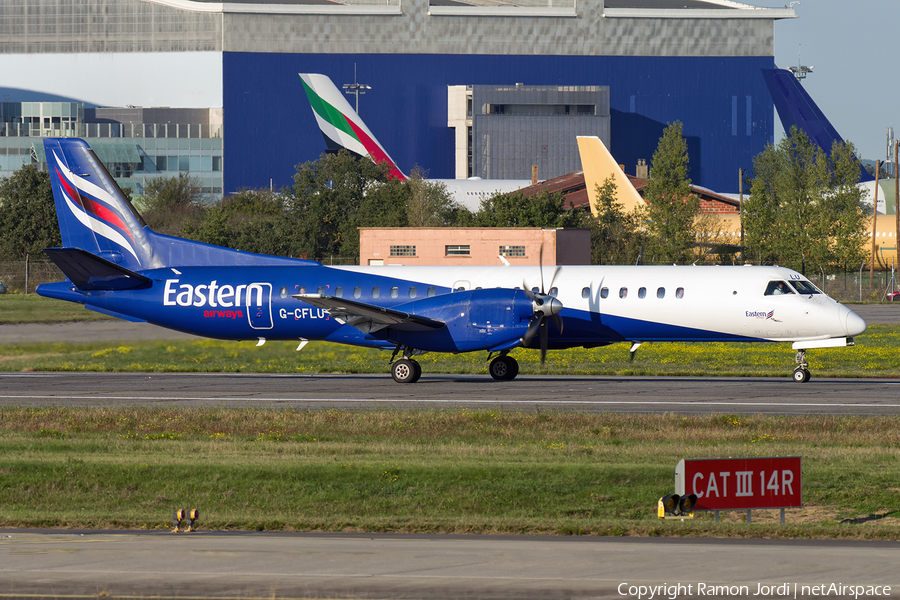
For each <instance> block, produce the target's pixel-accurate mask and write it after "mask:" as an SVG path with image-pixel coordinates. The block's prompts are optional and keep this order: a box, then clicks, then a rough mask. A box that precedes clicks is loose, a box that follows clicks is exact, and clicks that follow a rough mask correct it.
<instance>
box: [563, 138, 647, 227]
mask: <svg viewBox="0 0 900 600" xmlns="http://www.w3.org/2000/svg"><path fill="white" fill-rule="evenodd" d="M578 153H579V154H580V155H581V168H582V170H584V183H585V185H586V186H587V193H588V198H589V199H590V202H591V213H592V214H593V215H594V216H597V187H598V186H600V185H603V182H604V181H606V179H607V178H608V177H609V176H610V175H612V177H613V180H614V181H615V184H616V192H617V194H618V198H619V203H620V204H621V205H622V206H623V208H624V209H625V211H626V212H631V211H632V210H634V208H635V207H637V206H646V203H645V202H644V199H643V198H641V196H640V194H638V192H637V190H636V189H634V186H633V185H632V184H631V181H629V179H628V177H627V176H626V175H625V172H624V171H622V169H621V168H620V167H619V165H618V164H617V163H616V160H615V159H614V158H613V157H612V154H610V153H609V150H607V149H606V146H604V145H603V142H602V141H600V138H598V137H596V136H578Z"/></svg>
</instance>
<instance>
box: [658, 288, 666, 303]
mask: <svg viewBox="0 0 900 600" xmlns="http://www.w3.org/2000/svg"><path fill="white" fill-rule="evenodd" d="M656 297H657V298H659V299H660V300H662V299H663V298H665V297H666V288H658V289H657V290H656Z"/></svg>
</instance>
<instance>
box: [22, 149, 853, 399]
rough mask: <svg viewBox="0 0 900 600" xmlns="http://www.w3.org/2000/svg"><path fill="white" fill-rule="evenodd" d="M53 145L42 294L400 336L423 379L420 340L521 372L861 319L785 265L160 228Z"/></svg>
mask: <svg viewBox="0 0 900 600" xmlns="http://www.w3.org/2000/svg"><path fill="white" fill-rule="evenodd" d="M45 146H46V149H47V156H48V164H49V166H50V168H51V181H52V183H53V191H54V197H55V199H56V205H57V214H58V216H59V220H60V228H61V231H62V233H63V243H64V246H65V247H63V248H56V249H48V250H47V253H48V255H49V256H50V257H51V258H52V259H53V260H54V261H55V262H56V263H57V264H58V265H59V266H60V268H61V269H62V270H63V272H64V273H65V274H66V276H67V280H66V281H63V282H58V283H52V284H44V285H42V286H40V287H39V289H38V293H39V294H41V295H43V296H48V297H52V298H58V299H61V300H67V301H71V302H77V303H81V304H84V305H85V306H86V307H87V308H90V309H92V310H96V311H99V312H103V313H106V314H110V315H114V316H117V317H120V318H123V319H128V320H132V321H147V322H150V323H154V324H156V325H161V326H163V327H168V328H171V329H175V330H178V331H183V332H187V333H192V334H195V335H201V336H206V337H212V338H220V339H233V340H326V341H331V342H339V343H344V344H353V345H357V346H366V347H375V348H386V349H394V350H395V354H396V353H400V352H402V355H403V358H401V359H400V360H398V361H395V363H394V366H393V367H392V374H393V375H394V378H395V379H396V380H397V381H402V382H406V381H415V380H416V379H418V376H419V375H420V374H421V369H420V368H419V367H418V364H417V363H415V361H414V360H413V359H412V357H413V356H415V355H416V354H420V353H423V352H470V351H480V350H484V351H488V352H492V353H498V355H499V356H498V357H497V358H495V359H494V361H493V362H492V363H491V367H490V372H491V375H492V376H494V377H495V378H497V379H512V378H513V377H515V374H516V373H517V371H518V365H517V364H516V363H515V361H514V360H513V359H512V358H511V357H509V356H507V354H508V352H509V351H510V350H513V349H515V348H518V347H525V348H539V349H541V351H542V353H543V352H546V350H547V349H561V348H571V347H578V346H585V347H595V346H602V345H606V344H611V343H616V342H633V343H639V342H657V341H691V342H709V341H722V342H729V341H744V342H748V341H777V342H786V341H788V342H794V347H795V348H796V349H798V350H799V351H800V353H803V352H804V351H805V349H808V348H818V347H827V346H846V345H852V338H853V336H855V335H859V334H861V333H862V332H863V331H865V328H866V325H865V322H864V321H863V320H862V319H861V318H860V317H859V316H857V315H856V314H855V313H853V312H852V311H851V310H849V309H848V308H847V307H845V306H843V305H841V304H839V303H837V302H835V301H834V300H833V299H831V298H829V297H828V296H826V295H825V294H823V293H822V292H820V291H819V290H818V289H817V288H815V286H814V285H813V284H812V283H810V282H809V281H808V280H807V279H806V278H805V277H803V276H802V275H800V274H799V273H797V272H795V271H792V270H790V269H785V268H779V267H749V266H746V267H722V266H717V267H706V266H702V267H697V266H671V267H644V266H636V267H616V266H561V267H543V270H544V273H542V268H541V267H539V266H532V267H513V266H491V267H488V266H483V267H437V266H434V267H422V266H416V267H406V266H389V267H328V266H323V265H321V264H319V263H316V262H313V261H305V260H293V259H287V258H283V257H274V256H265V255H256V254H250V253H246V252H238V251H235V250H231V249H228V248H222V247H218V246H210V245H208V244H200V243H197V242H192V241H189V240H183V239H180V238H172V237H168V236H162V235H159V234H156V233H155V232H153V231H152V230H150V229H149V228H148V227H146V225H144V224H143V222H142V221H141V220H140V217H139V215H137V213H136V212H135V211H134V210H133V208H132V207H131V206H130V204H129V203H128V202H127V200H126V199H125V198H124V196H122V194H121V192H120V191H119V190H118V188H117V187H115V183H114V181H113V180H112V178H111V177H109V175H108V173H106V171H105V169H103V168H102V165H100V164H99V161H97V160H96V157H95V156H94V155H93V153H91V152H90V149H89V148H87V145H86V144H85V143H84V142H83V141H81V140H72V139H61V140H54V139H48V140H46V141H45ZM551 271H552V273H551ZM545 278H546V279H547V280H548V281H549V286H550V287H549V289H546V290H544V289H542V286H543V281H544V280H545ZM498 361H499V362H498ZM798 362H799V363H800V365H799V366H798V371H799V375H798V371H795V379H797V380H798V381H801V380H802V381H805V380H807V379H808V378H809V372H808V370H806V364H805V359H804V358H802V357H801V356H800V355H799V354H798ZM398 365H399V366H398Z"/></svg>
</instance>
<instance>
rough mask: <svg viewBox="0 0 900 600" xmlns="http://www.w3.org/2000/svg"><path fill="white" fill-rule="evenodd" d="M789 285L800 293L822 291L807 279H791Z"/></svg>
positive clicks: (817, 292)
mask: <svg viewBox="0 0 900 600" xmlns="http://www.w3.org/2000/svg"><path fill="white" fill-rule="evenodd" d="M791 285H793V286H794V288H795V289H796V290H797V291H798V292H799V293H801V294H821V293H822V291H821V290H820V289H819V288H817V287H816V286H814V285H813V284H812V283H810V282H808V281H792V282H791Z"/></svg>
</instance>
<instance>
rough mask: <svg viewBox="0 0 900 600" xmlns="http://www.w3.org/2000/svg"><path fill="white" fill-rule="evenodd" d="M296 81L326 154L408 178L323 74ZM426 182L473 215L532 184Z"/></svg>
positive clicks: (510, 181)
mask: <svg viewBox="0 0 900 600" xmlns="http://www.w3.org/2000/svg"><path fill="white" fill-rule="evenodd" d="M300 80H301V81H302V82H303V89H304V90H305V91H306V97H307V98H308V99H309V105H310V107H311V108H312V111H313V114H314V115H315V117H316V123H317V124H318V125H319V129H320V130H321V131H322V136H323V137H324V138H325V144H326V146H327V151H328V152H337V151H339V150H342V149H343V150H347V151H349V152H351V153H353V154H355V155H357V156H360V157H363V158H369V159H371V160H372V161H373V162H375V163H386V164H387V165H388V169H389V173H390V176H391V177H392V178H393V179H399V180H400V181H406V180H407V179H408V177H407V176H406V175H405V174H404V173H403V172H402V171H401V170H400V168H399V167H398V166H397V163H395V162H394V159H392V158H391V157H390V155H389V154H388V153H387V150H385V149H384V146H382V145H381V143H379V141H378V140H377V139H376V138H375V135H374V134H373V133H372V132H371V131H370V130H369V128H368V127H366V124H365V123H364V122H363V120H362V119H361V118H360V116H359V115H358V114H356V111H355V110H353V108H352V107H351V106H350V103H349V102H347V100H346V99H345V98H344V95H343V94H342V93H341V91H340V90H339V89H337V87H336V86H335V85H334V82H332V81H331V79H330V78H329V77H328V76H327V75H320V74H317V73H300ZM429 181H431V182H435V183H440V184H443V185H444V187H446V189H447V192H448V193H449V194H450V197H451V198H453V200H455V201H456V202H458V203H459V204H460V205H461V206H464V207H466V208H467V209H469V210H471V211H473V212H474V211H477V210H478V209H479V208H480V206H481V201H482V200H487V199H489V198H491V197H493V196H496V195H497V194H507V193H509V192H514V191H516V190H520V189H522V188H524V187H528V186H529V185H532V181H531V180H530V179H481V178H480V177H471V178H469V179H430V180H429Z"/></svg>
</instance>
